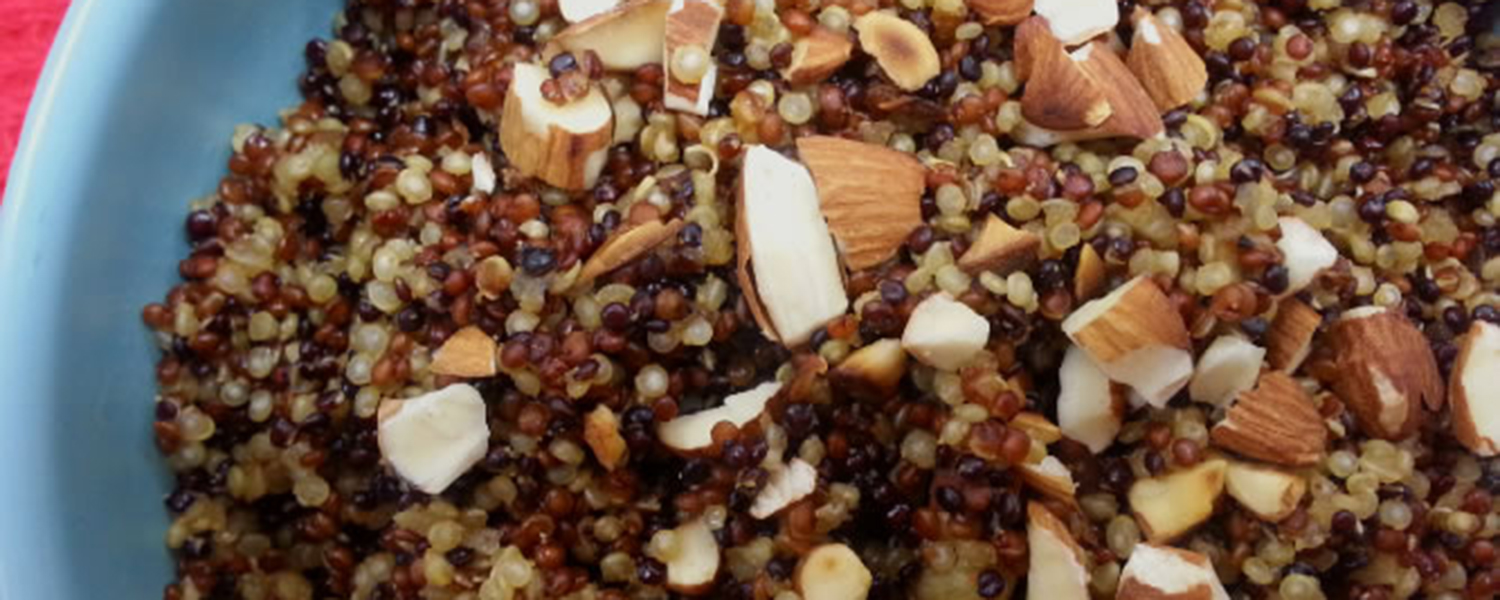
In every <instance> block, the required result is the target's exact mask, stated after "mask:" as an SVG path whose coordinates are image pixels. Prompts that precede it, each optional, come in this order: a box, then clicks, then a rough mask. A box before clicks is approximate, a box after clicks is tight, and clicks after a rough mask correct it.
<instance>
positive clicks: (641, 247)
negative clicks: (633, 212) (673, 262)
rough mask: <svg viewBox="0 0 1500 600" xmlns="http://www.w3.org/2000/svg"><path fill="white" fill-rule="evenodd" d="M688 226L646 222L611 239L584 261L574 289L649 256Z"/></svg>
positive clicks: (684, 223)
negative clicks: (649, 253) (648, 254)
mask: <svg viewBox="0 0 1500 600" xmlns="http://www.w3.org/2000/svg"><path fill="white" fill-rule="evenodd" d="M685 225H687V223H686V222H684V221H683V220H682V219H672V220H671V221H669V222H666V223H662V222H661V221H646V222H645V223H641V224H640V225H636V226H635V227H631V228H630V229H627V230H625V231H622V232H620V233H617V234H615V235H613V236H611V237H610V238H609V239H607V240H605V241H604V243H603V244H601V245H600V246H599V249H598V250H595V251H594V253H593V254H592V255H590V256H589V259H588V260H587V261H584V263H583V268H582V269H580V270H579V271H578V279H577V283H575V284H574V285H575V286H584V285H587V284H588V282H591V281H593V280H594V279H596V278H598V277H599V276H601V275H604V274H605V273H608V272H610V271H613V270H615V269H618V268H620V267H623V266H625V265H627V264H630V263H631V262H632V261H634V260H635V259H637V258H640V257H641V256H644V255H645V254H646V253H647V252H650V251H652V250H654V249H656V247H657V246H660V245H662V244H663V243H666V242H667V241H668V240H671V239H672V238H673V237H674V236H676V235H677V233H678V232H680V231H682V228H683V226H685Z"/></svg>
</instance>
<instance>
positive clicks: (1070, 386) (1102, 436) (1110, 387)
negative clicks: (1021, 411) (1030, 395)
mask: <svg viewBox="0 0 1500 600" xmlns="http://www.w3.org/2000/svg"><path fill="white" fill-rule="evenodd" d="M1057 379H1058V381H1059V383H1060V384H1061V386H1062V389H1061V390H1060V391H1059V392H1058V394H1057V426H1058V428H1060V429H1062V433H1063V435H1066V436H1068V437H1069V438H1072V439H1073V440H1076V441H1078V442H1080V443H1082V444H1083V445H1085V446H1088V447H1089V450H1090V451H1092V452H1093V453H1095V454H1098V453H1100V452H1103V451H1104V449H1105V448H1108V447H1109V446H1110V444H1113V443H1114V442H1115V435H1116V434H1118V433H1120V425H1121V423H1122V422H1123V421H1124V419H1125V387H1124V386H1122V385H1120V384H1117V383H1115V382H1113V381H1110V380H1109V377H1108V376H1106V375H1105V374H1104V371H1101V370H1099V365H1096V364H1094V361H1093V360H1092V359H1090V358H1089V355H1088V353H1087V352H1084V351H1083V349H1082V348H1079V347H1078V346H1071V347H1069V348H1068V353H1067V354H1066V355H1064V356H1063V362H1062V367H1061V368H1059V370H1058V377H1057Z"/></svg>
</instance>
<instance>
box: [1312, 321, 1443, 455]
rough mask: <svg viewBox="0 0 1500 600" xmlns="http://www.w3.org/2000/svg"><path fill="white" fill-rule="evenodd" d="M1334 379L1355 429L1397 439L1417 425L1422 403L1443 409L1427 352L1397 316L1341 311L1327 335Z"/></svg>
mask: <svg viewBox="0 0 1500 600" xmlns="http://www.w3.org/2000/svg"><path fill="white" fill-rule="evenodd" d="M1328 340H1329V346H1330V347H1332V348H1333V350H1334V353H1335V358H1334V361H1335V365H1336V366H1337V373H1338V378H1337V379H1335V380H1334V383H1333V388H1334V391H1336V392H1338V394H1339V397H1340V398H1341V399H1342V400H1343V401H1344V403H1345V404H1346V405H1347V406H1348V407H1349V409H1350V410H1351V411H1352V412H1353V413H1354V417H1355V420H1357V421H1358V422H1359V426H1360V429H1363V430H1364V431H1365V432H1366V433H1368V434H1370V435H1372V436H1375V437H1380V438H1384V439H1387V440H1392V441H1395V440H1401V439H1405V438H1406V437H1408V436H1410V435H1412V434H1413V433H1415V432H1416V430H1417V427H1418V426H1419V425H1421V422H1422V403H1423V402H1424V401H1425V402H1426V403H1427V405H1428V408H1430V409H1432V410H1437V409H1438V408H1441V407H1442V403H1443V397H1444V389H1443V378H1442V376H1441V375H1439V373H1438V367H1437V360H1436V359H1435V358H1433V355H1432V347H1431V346H1429V345H1428V343H1427V337H1426V336H1424V335H1422V332H1421V331H1418V330H1417V328H1416V327H1415V326H1413V325H1412V324H1411V321H1408V320H1406V317H1405V316H1403V315H1401V314H1400V313H1398V312H1395V311H1391V310H1387V309H1384V308H1380V307H1374V306H1365V307H1360V308H1356V309H1353V310H1350V311H1348V312H1345V313H1344V314H1343V315H1342V316H1341V317H1340V318H1339V320H1338V321H1337V322H1336V323H1334V324H1333V326H1332V327H1331V328H1329V330H1328Z"/></svg>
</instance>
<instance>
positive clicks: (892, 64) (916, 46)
mask: <svg viewBox="0 0 1500 600" xmlns="http://www.w3.org/2000/svg"><path fill="white" fill-rule="evenodd" d="M854 29H855V31H858V32H859V45H860V47H862V48H864V50H865V52H866V53H868V54H869V55H870V56H873V57H875V62H877V63H879V64H880V68H881V70H884V71H885V74H886V76H887V77H890V78H891V82H892V83H895V84H896V86H897V87H900V88H901V89H903V90H906V91H908V92H914V91H917V90H918V89H921V87H922V86H923V85H926V84H927V80H929V79H932V78H933V77H937V75H938V72H940V71H942V69H943V63H942V61H941V60H940V59H939V58H938V52H937V48H934V47H933V46H932V39H931V38H928V37H927V34H926V33H923V32H922V30H921V29H920V28H918V27H917V26H916V25H913V24H912V22H911V21H908V20H906V19H903V18H901V17H898V16H896V15H894V14H892V13H888V12H878V11H877V12H871V13H867V14H865V16H862V17H860V18H859V19H857V20H855V21H854Z"/></svg>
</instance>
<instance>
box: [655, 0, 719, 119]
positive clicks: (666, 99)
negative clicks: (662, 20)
mask: <svg viewBox="0 0 1500 600" xmlns="http://www.w3.org/2000/svg"><path fill="white" fill-rule="evenodd" d="M723 18H724V6H723V5H722V4H721V3H720V2H717V1H716V0H673V1H672V6H671V8H669V9H668V10H667V17H666V19H667V24H666V30H665V36H666V39H665V43H664V52H663V55H662V66H663V68H665V69H666V70H667V73H666V75H667V76H666V77H663V78H662V86H663V90H662V91H663V95H662V104H663V105H664V106H665V107H666V108H667V109H668V110H680V111H684V112H690V113H693V114H695V115H699V116H703V115H706V114H708V103H709V101H710V100H712V99H713V95H714V85H715V83H716V82H717V80H718V65H717V64H716V63H715V62H714V60H713V49H714V43H715V42H716V41H718V38H719V22H720V21H721V20H723ZM695 53H696V56H699V57H700V58H701V60H703V61H704V63H705V64H704V71H703V72H702V73H700V74H696V75H695V76H692V77H688V76H686V75H680V74H678V73H677V67H676V64H677V61H676V60H675V58H676V57H677V56H678V55H679V54H683V55H694V54H695Z"/></svg>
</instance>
